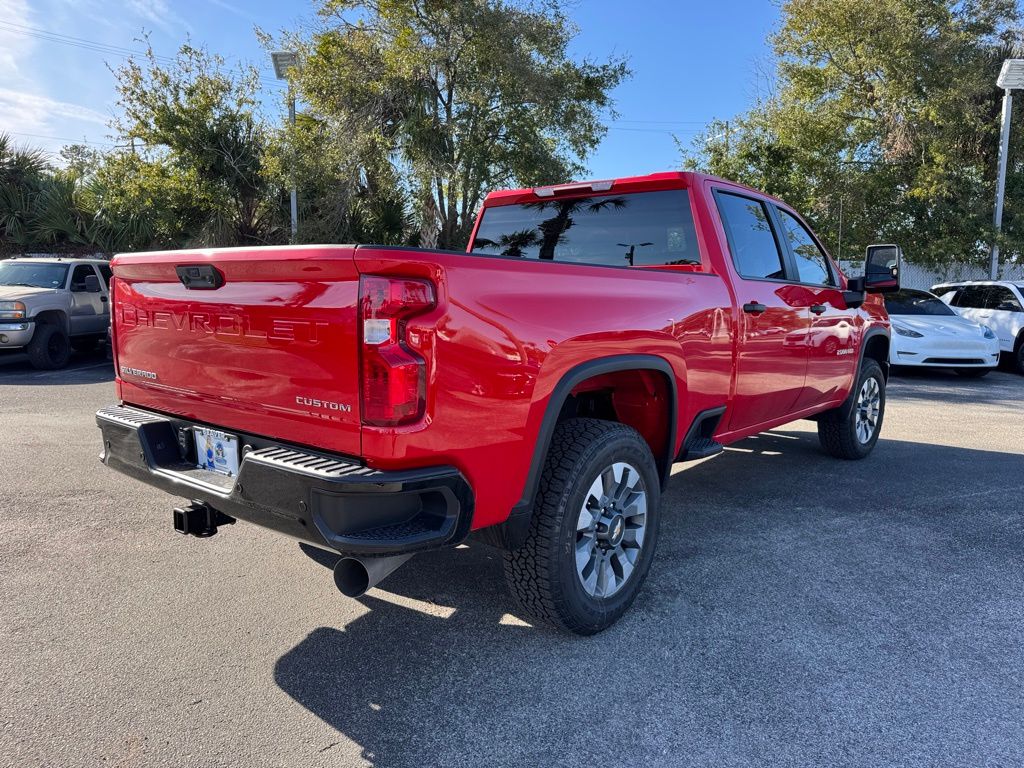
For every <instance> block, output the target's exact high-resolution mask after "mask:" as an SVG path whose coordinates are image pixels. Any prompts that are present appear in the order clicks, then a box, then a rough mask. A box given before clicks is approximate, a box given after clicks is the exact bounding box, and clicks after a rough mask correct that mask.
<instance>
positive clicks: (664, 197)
mask: <svg viewBox="0 0 1024 768" xmlns="http://www.w3.org/2000/svg"><path fill="white" fill-rule="evenodd" d="M472 252H473V253H479V254H488V255H493V256H505V257H509V258H520V259H535V260H539V261H563V262H572V263H577V264H601V265H604V266H614V267H654V266H666V265H690V266H694V265H700V263H701V259H700V248H699V246H698V243H697V232H696V229H695V228H694V224H693V212H692V210H691V208H690V196H689V193H688V192H687V191H686V190H685V189H671V190H665V191H660V192H632V193H628V194H622V195H615V194H609V195H591V196H587V197H572V198H565V199H558V198H538V199H537V200H536V201H535V202H529V203H519V204H514V205H501V206H494V207H491V208H485V209H484V211H483V215H482V218H481V220H480V226H479V228H478V230H477V233H476V238H475V239H474V241H473V247H472Z"/></svg>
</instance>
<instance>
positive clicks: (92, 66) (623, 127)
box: [0, 0, 778, 178]
mask: <svg viewBox="0 0 1024 768" xmlns="http://www.w3.org/2000/svg"><path fill="white" fill-rule="evenodd" d="M571 8H572V15H573V17H574V19H575V20H576V22H577V24H578V25H579V27H580V35H579V37H578V38H577V39H576V41H575V42H574V45H573V53H574V55H576V56H579V57H582V56H588V57H593V58H602V57H607V56H609V55H624V56H626V57H628V59H629V63H630V66H631V68H632V69H633V77H632V79H630V80H628V81H627V82H626V83H624V84H623V85H622V86H620V87H619V89H618V90H617V91H616V92H615V99H616V109H617V110H618V112H619V116H618V118H617V119H616V120H615V121H614V122H611V123H609V128H610V130H609V131H608V135H607V137H606V138H605V140H604V142H603V143H602V144H601V146H600V147H599V149H598V150H597V151H596V152H595V153H594V155H593V156H592V157H590V158H589V159H588V161H587V164H588V166H589V169H590V176H591V177H593V178H614V177H618V176H626V175H632V174H640V173H649V172H654V171H659V170H668V169H671V168H675V167H678V165H679V154H678V151H677V150H676V147H675V143H674V141H673V134H675V135H677V136H679V137H680V138H681V139H683V140H685V141H689V140H690V139H691V138H692V137H693V135H694V134H695V133H696V132H697V131H699V130H700V129H701V127H702V126H703V125H704V124H705V123H706V122H708V121H709V120H711V119H713V118H723V119H724V118H728V117H730V116H732V115H734V114H736V113H738V112H741V111H743V110H744V109H745V108H746V107H747V106H749V105H750V104H751V103H752V102H753V101H754V100H755V99H756V98H757V96H758V95H760V94H762V93H763V91H764V88H765V79H764V74H763V73H764V72H766V71H769V70H770V52H769V49H768V47H767V45H766V42H765V39H766V37H767V35H768V34H769V32H770V31H771V29H772V28H773V26H774V25H775V23H776V21H777V18H778V9H777V7H776V5H775V3H773V2H770V1H769V0H720V2H717V3H708V2H696V1H693V0H635V2H633V3H625V4H624V3H623V2H621V0H618V1H617V2H616V1H614V0H577V2H576V3H575V4H573V5H572V6H571ZM313 17H314V4H313V3H312V2H310V1H309V0H303V2H294V3H287V2H282V1H281V0H278V1H277V2H266V1H263V0H261V1H257V2H246V1H245V0H0V131H7V132H10V133H12V134H13V135H14V138H15V139H16V140H18V141H19V142H27V143H32V144H34V145H36V146H40V147H43V148H44V149H46V150H48V151H51V152H55V151H56V150H57V149H59V148H60V146H62V145H63V144H67V143H70V142H71V141H82V140H85V141H89V142H93V143H95V145H96V146H97V147H102V146H109V143H110V141H111V139H110V136H109V129H108V128H107V127H106V123H107V121H108V120H109V119H110V117H111V116H112V115H113V114H114V109H115V104H114V101H115V96H114V88H113V77H112V75H111V74H110V72H109V71H108V68H107V67H108V64H109V65H111V66H116V65H117V64H118V63H120V62H121V61H123V59H122V58H120V57H119V56H116V55H111V54H110V53H109V52H102V51H100V52H98V51H96V50H93V49H94V48H96V47H97V46H95V45H93V44H95V43H99V44H101V46H116V47H118V48H122V49H134V50H138V49H139V48H140V44H139V43H138V42H137V38H139V37H140V35H141V33H142V31H143V30H147V31H149V32H150V34H151V40H152V44H153V48H154V50H155V51H156V52H157V53H158V54H162V55H172V54H173V53H174V52H175V50H176V49H177V47H178V46H179V45H180V44H181V43H182V42H184V41H185V40H186V39H188V38H191V41H192V42H193V43H194V44H202V45H205V46H206V47H207V48H209V49H210V50H211V51H215V52H217V53H220V54H222V55H223V56H225V57H226V58H227V59H228V60H229V61H238V60H241V61H247V62H252V63H255V64H257V65H258V66H259V67H260V69H261V71H262V72H263V74H264V76H265V77H266V82H267V103H266V109H267V112H268V114H269V115H271V116H274V115H275V114H276V113H277V111H278V110H279V109H280V108H281V105H280V91H279V90H278V89H277V85H276V84H275V83H274V82H273V78H272V71H271V69H270V65H269V62H268V61H266V54H265V52H264V51H263V50H262V49H261V48H260V46H259V45H258V43H257V42H256V38H255V35H254V34H253V27H254V26H257V25H258V26H259V27H261V28H263V29H264V30H266V31H269V32H276V31H278V30H280V29H282V28H289V29H291V28H295V27H296V26H299V25H301V24H303V23H304V22H308V21H310V20H311V19H312V18H313ZM55 36H56V37H59V38H60V39H61V40H65V41H67V40H68V39H69V38H74V39H73V40H71V41H70V42H72V43H74V44H67V43H66V42H64V43H62V42H56V41H55V39H54V38H55Z"/></svg>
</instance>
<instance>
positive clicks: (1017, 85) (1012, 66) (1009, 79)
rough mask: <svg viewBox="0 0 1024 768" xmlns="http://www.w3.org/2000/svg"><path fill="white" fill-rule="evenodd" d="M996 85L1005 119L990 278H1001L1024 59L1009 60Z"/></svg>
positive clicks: (1001, 128)
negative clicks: (1016, 95)
mask: <svg viewBox="0 0 1024 768" xmlns="http://www.w3.org/2000/svg"><path fill="white" fill-rule="evenodd" d="M996 85H998V86H999V87H1000V88H1002V89H1003V117H1002V123H1001V124H1000V129H999V173H998V175H997V177H996V210H995V214H994V215H993V217H992V223H993V224H994V225H995V230H996V238H997V239H996V240H995V241H993V243H992V254H991V261H990V263H989V277H990V278H991V279H992V280H995V279H996V278H997V277H999V240H998V238H999V234H1000V233H1001V232H1002V231H1003V195H1004V194H1005V193H1006V156H1007V155H1008V154H1009V151H1010V116H1011V114H1012V113H1013V91H1014V89H1021V88H1024V59H1007V60H1006V61H1004V62H1003V67H1002V69H1000V70H999V77H998V78H997V79H996Z"/></svg>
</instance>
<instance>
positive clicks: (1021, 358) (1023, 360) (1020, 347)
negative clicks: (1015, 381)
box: [1013, 338, 1024, 374]
mask: <svg viewBox="0 0 1024 768" xmlns="http://www.w3.org/2000/svg"><path fill="white" fill-rule="evenodd" d="M1013 363H1014V367H1015V368H1016V369H1017V373H1020V374H1024V338H1022V339H1021V340H1020V341H1019V342H1017V349H1016V350H1015V351H1014V353H1013Z"/></svg>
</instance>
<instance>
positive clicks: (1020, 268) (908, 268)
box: [840, 260, 1024, 291]
mask: <svg viewBox="0 0 1024 768" xmlns="http://www.w3.org/2000/svg"><path fill="white" fill-rule="evenodd" d="M840 266H841V267H842V268H843V271H844V272H845V273H846V274H847V275H850V276H854V275H860V274H863V271H864V264H863V262H860V261H846V260H843V261H842V262H841V263H840ZM988 279H989V276H988V267H981V266H978V265H977V264H950V265H948V266H946V267H943V268H941V269H936V268H934V267H925V266H922V265H920V264H914V263H913V262H911V261H906V260H904V262H903V274H902V275H901V278H900V282H901V283H902V284H903V287H905V288H917V289H919V290H922V291H927V290H930V289H931V287H932V286H933V285H936V284H938V283H951V282H959V281H961V280H988ZM999 279H1000V280H1014V281H1020V282H1024V264H1001V265H1000V268H999Z"/></svg>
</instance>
